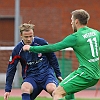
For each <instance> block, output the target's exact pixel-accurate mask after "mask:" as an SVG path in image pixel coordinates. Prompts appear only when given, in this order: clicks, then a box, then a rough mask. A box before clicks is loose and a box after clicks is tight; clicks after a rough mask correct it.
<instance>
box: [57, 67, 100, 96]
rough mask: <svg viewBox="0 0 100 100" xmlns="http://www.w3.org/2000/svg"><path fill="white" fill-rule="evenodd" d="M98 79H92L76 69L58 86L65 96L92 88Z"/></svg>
mask: <svg viewBox="0 0 100 100" xmlns="http://www.w3.org/2000/svg"><path fill="white" fill-rule="evenodd" d="M98 80H99V79H93V78H92V77H90V76H88V75H87V74H86V73H85V72H84V71H82V70H81V69H78V70H76V71H74V72H72V73H71V74H69V75H68V76H67V77H66V78H65V79H64V80H63V81H62V82H61V83H60V84H59V85H60V86H61V87H63V88H64V90H65V92H66V93H67V94H72V93H76V92H79V91H81V90H84V89H86V88H89V87H91V86H94V85H95V84H96V83H97V82H98Z"/></svg>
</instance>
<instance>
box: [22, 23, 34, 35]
mask: <svg viewBox="0 0 100 100" xmlns="http://www.w3.org/2000/svg"><path fill="white" fill-rule="evenodd" d="M34 26H35V25H34V24H29V23H24V24H21V25H20V33H22V32H23V31H29V30H30V29H32V30H33V31H34Z"/></svg>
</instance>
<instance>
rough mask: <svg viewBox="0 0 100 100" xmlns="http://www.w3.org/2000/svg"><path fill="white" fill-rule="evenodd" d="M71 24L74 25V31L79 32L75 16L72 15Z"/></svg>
mask: <svg viewBox="0 0 100 100" xmlns="http://www.w3.org/2000/svg"><path fill="white" fill-rule="evenodd" d="M71 25H72V29H73V31H74V32H77V28H76V24H75V19H74V18H73V16H72V17H71Z"/></svg>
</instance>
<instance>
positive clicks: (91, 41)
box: [23, 9, 100, 100]
mask: <svg viewBox="0 0 100 100" xmlns="http://www.w3.org/2000/svg"><path fill="white" fill-rule="evenodd" d="M71 15H72V16H71V24H72V29H73V31H74V33H72V34H70V35H68V36H67V37H66V38H64V39H63V40H62V41H60V42H58V43H55V44H51V45H46V46H29V45H25V46H24V47H23V50H29V51H31V52H35V53H38V52H41V53H44V52H56V51H59V50H61V49H65V48H68V47H72V48H73V50H74V52H75V54H76V57H77V59H78V61H79V67H78V69H77V70H75V71H74V72H72V73H71V74H69V75H68V77H66V78H65V79H64V80H63V81H62V82H61V83H60V84H59V86H58V87H57V88H56V89H55V91H54V92H53V100H63V97H64V96H65V95H66V94H71V93H76V92H79V91H81V90H84V89H86V88H88V87H91V86H94V85H95V84H96V83H97V82H98V80H99V79H100V67H99V46H100V32H99V31H98V30H95V29H93V28H90V27H88V26H87V24H88V21H89V19H90V15H89V13H88V12H87V11H86V10H84V9H77V10H74V11H72V12H71ZM66 67H67V66H66Z"/></svg>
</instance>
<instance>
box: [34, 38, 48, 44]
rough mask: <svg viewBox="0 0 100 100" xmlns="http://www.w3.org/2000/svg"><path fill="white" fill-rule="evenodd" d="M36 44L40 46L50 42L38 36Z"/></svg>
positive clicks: (35, 39) (35, 40)
mask: <svg viewBox="0 0 100 100" xmlns="http://www.w3.org/2000/svg"><path fill="white" fill-rule="evenodd" d="M34 42H35V43H38V44H40V45H45V44H48V42H47V41H46V40H45V39H44V38H40V37H37V36H35V37H34Z"/></svg>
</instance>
